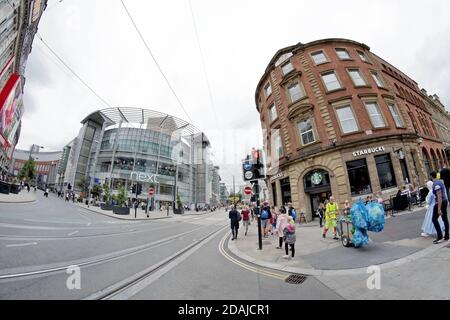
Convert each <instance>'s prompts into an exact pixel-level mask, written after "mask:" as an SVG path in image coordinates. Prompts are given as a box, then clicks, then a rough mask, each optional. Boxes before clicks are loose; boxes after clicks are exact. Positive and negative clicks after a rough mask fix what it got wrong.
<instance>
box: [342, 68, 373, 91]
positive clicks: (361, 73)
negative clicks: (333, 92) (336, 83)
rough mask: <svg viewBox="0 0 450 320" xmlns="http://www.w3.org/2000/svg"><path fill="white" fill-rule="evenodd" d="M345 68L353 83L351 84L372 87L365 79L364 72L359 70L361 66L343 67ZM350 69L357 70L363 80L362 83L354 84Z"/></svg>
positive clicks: (358, 86) (356, 86)
mask: <svg viewBox="0 0 450 320" xmlns="http://www.w3.org/2000/svg"><path fill="white" fill-rule="evenodd" d="M345 69H346V70H347V74H348V76H349V78H350V80H351V81H352V83H353V86H354V87H355V88H372V86H371V85H370V84H369V81H367V77H366V76H365V75H364V72H363V71H362V70H361V68H359V67H347V68H345ZM350 71H358V73H359V75H360V76H361V79H363V81H364V82H365V84H364V85H356V83H355V81H354V80H353V78H352V76H351V74H350Z"/></svg>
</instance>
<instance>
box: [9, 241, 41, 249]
mask: <svg viewBox="0 0 450 320" xmlns="http://www.w3.org/2000/svg"><path fill="white" fill-rule="evenodd" d="M35 245H37V242H28V243H17V244H7V245H6V246H5V247H7V248H13V247H25V246H35Z"/></svg>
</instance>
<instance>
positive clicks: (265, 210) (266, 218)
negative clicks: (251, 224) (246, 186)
mask: <svg viewBox="0 0 450 320" xmlns="http://www.w3.org/2000/svg"><path fill="white" fill-rule="evenodd" d="M271 217H272V214H271V212H270V207H269V202H267V201H265V202H264V205H263V207H262V208H261V217H260V219H261V229H262V234H263V235H264V238H267V237H268V230H269V222H270V218H271Z"/></svg>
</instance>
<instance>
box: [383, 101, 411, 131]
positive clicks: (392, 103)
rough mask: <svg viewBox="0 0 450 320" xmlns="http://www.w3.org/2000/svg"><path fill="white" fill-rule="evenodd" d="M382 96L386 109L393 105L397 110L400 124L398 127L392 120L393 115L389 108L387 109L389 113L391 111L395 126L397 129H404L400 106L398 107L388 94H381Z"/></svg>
mask: <svg viewBox="0 0 450 320" xmlns="http://www.w3.org/2000/svg"><path fill="white" fill-rule="evenodd" d="M383 98H384V102H385V103H386V105H387V107H388V109H389V105H393V106H394V108H395V110H396V111H397V114H398V116H399V117H400V121H401V123H402V125H401V126H400V127H398V126H397V124H396V122H395V120H394V116H393V115H392V113H391V110H390V109H389V113H391V116H392V119H393V120H394V123H395V126H396V127H397V128H398V129H406V126H405V119H403V117H402V113H401V112H400V108H399V107H398V104H397V103H396V102H395V100H394V99H393V98H391V97H389V96H383Z"/></svg>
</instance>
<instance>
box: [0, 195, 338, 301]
mask: <svg viewBox="0 0 450 320" xmlns="http://www.w3.org/2000/svg"><path fill="white" fill-rule="evenodd" d="M37 198H38V200H37V201H36V202H35V203H31V204H0V299H99V298H110V299H187V300H194V299H207V300H211V299H212V300H218V299H226V300H228V299H229V300H233V299H238V300H245V299H271V300H272V299H274V300H284V299H340V298H341V297H340V296H339V295H338V294H336V293H335V292H334V291H333V290H331V289H329V288H328V287H326V286H325V285H324V284H322V282H319V281H318V280H317V279H316V278H314V277H309V278H307V279H306V280H305V281H304V282H303V283H302V284H289V283H286V282H285V281H284V280H285V278H286V276H287V274H280V273H273V272H270V271H267V270H263V269H258V268H253V267H252V266H248V265H245V264H243V263H242V262H241V261H238V260H234V259H233V258H231V257H230V256H229V253H227V252H224V249H223V246H222V244H223V242H224V241H227V238H226V236H227V234H228V231H229V230H228V225H229V223H228V216H227V214H226V213H225V212H224V211H218V212H215V213H207V214H205V215H183V216H176V217H173V218H169V219H164V220H153V221H136V222H134V221H122V220H117V219H114V218H110V217H106V216H102V215H99V214H96V213H93V212H91V211H87V210H84V209H82V208H79V207H77V206H75V205H73V204H72V203H67V202H64V201H63V200H61V199H57V198H56V197H54V196H52V195H51V196H50V198H48V199H47V198H43V197H42V194H41V193H40V192H38V197H37ZM237 241H244V240H243V239H238V240H237ZM74 265H75V266H79V267H80V278H79V279H80V282H79V283H80V288H79V289H78V288H72V289H69V288H68V286H67V283H68V280H72V279H73V274H72V273H68V272H67V268H68V267H70V266H74ZM70 283H76V281H75V282H70V281H69V287H70Z"/></svg>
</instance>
